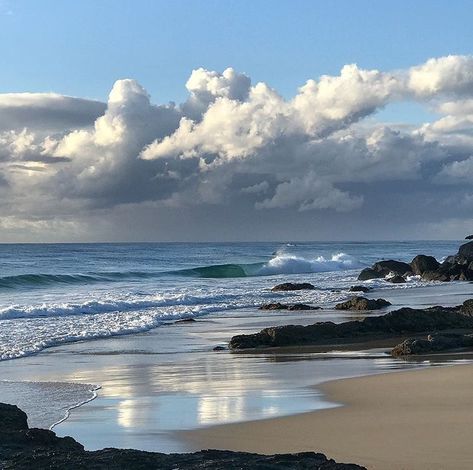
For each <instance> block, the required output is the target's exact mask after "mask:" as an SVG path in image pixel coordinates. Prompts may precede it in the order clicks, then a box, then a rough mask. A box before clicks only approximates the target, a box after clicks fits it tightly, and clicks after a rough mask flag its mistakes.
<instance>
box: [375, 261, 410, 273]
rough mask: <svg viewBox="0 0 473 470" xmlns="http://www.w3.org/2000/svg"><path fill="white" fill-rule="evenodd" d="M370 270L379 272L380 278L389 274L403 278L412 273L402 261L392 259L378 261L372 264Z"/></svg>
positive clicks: (408, 266) (408, 265)
mask: <svg viewBox="0 0 473 470" xmlns="http://www.w3.org/2000/svg"><path fill="white" fill-rule="evenodd" d="M372 269H373V270H374V271H377V272H379V273H380V274H381V276H382V277H385V276H387V275H389V274H390V273H394V274H397V275H398V276H405V275H406V274H411V273H412V268H411V265H410V264H407V263H403V262H402V261H394V260H392V259H390V260H386V261H378V262H376V263H374V264H373V266H372Z"/></svg>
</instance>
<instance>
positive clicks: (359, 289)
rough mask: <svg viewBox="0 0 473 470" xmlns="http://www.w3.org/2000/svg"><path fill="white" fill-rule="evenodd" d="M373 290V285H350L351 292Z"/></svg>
mask: <svg viewBox="0 0 473 470" xmlns="http://www.w3.org/2000/svg"><path fill="white" fill-rule="evenodd" d="M370 290H371V287H366V286H358V285H356V286H351V287H350V292H365V293H366V292H369V291H370Z"/></svg>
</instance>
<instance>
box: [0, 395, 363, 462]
mask: <svg viewBox="0 0 473 470" xmlns="http://www.w3.org/2000/svg"><path fill="white" fill-rule="evenodd" d="M0 423H1V426H0V468H1V469H2V470H31V469H35V470H46V469H48V470H62V469H84V470H85V469H94V470H148V469H160V470H176V469H180V470H191V469H192V470H199V469H202V470H203V469H206V470H227V469H230V468H235V469H236V468H238V469H241V470H252V469H274V470H289V469H301V470H302V469H308V468H311V469H314V470H315V469H318V470H362V469H364V467H361V466H359V465H355V464H341V463H336V462H335V461H334V460H332V459H328V458H327V457H325V455H323V454H319V453H315V452H301V453H298V454H277V455H259V454H249V453H246V452H230V451H225V450H202V451H200V452H195V453H192V454H162V453H157V452H144V451H140V450H133V449H113V448H109V449H102V450H97V451H93V452H89V451H86V450H84V447H83V446H82V445H81V444H79V443H78V442H76V441H75V440H74V439H72V437H57V436H56V434H55V433H54V432H52V431H48V430H46V429H29V428H28V423H27V417H26V414H25V413H24V412H23V411H21V410H20V409H19V408H17V407H16V406H14V405H7V404H4V403H0ZM365 470H366V469H365Z"/></svg>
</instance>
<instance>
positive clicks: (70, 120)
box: [0, 56, 473, 241]
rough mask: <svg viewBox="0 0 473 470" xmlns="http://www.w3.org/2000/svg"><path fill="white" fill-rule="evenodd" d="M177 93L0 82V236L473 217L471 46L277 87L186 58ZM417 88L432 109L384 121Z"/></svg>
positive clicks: (394, 223) (391, 229)
mask: <svg viewBox="0 0 473 470" xmlns="http://www.w3.org/2000/svg"><path fill="white" fill-rule="evenodd" d="M186 87H187V90H188V92H189V97H188V99H187V101H186V102H185V103H182V104H181V105H174V104H167V105H155V104H152V103H151V102H150V97H149V96H148V93H147V92H146V90H144V89H143V88H142V87H141V85H140V84H139V83H137V82H136V81H135V80H130V79H126V80H118V81H117V82H116V83H115V84H114V85H113V88H112V90H111V92H110V95H109V99H108V102H107V103H100V102H96V101H90V100H85V99H80V98H71V97H66V96H61V95H56V94H37V93H21V94H13V93H12V94H3V95H2V94H0V196H1V199H0V216H1V218H0V241H99V240H111V241H119V240H137V241H140V240H285V239H287V240H303V239H306V240H310V239H313V240H315V239H324V240H331V239H335V240H340V239H342V240H343V239H344V240H357V239H413V238H421V239H436V238H458V237H461V236H463V235H464V234H465V233H466V232H469V231H472V230H473V224H472V223H471V222H472V220H471V219H472V218H471V214H472V211H473V188H472V187H471V182H472V179H473V57H470V56H448V57H441V58H436V59H430V60H428V61H427V62H425V63H423V64H420V65H418V66H414V67H412V68H410V69H406V70H397V71H394V72H380V71H377V70H363V69H360V68H358V67H357V66H356V65H347V66H345V67H344V68H343V69H342V70H341V72H340V75H338V76H322V77H320V78H319V79H317V80H308V81H307V82H306V83H305V84H304V85H303V86H302V87H301V88H300V89H299V90H298V91H297V94H296V95H295V96H294V98H292V99H290V100H287V99H283V98H282V97H281V96H280V95H279V94H278V93H277V91H276V90H273V89H271V88H270V87H269V86H268V85H266V84H265V83H256V84H252V83H251V80H250V78H249V77H247V76H246V75H244V74H240V73H238V72H236V71H234V70H233V69H231V68H229V69H227V70H225V71H224V72H223V73H217V72H212V71H208V70H204V69H198V70H194V71H193V72H192V74H191V76H190V78H189V80H188V81H187V83H186ZM396 102H416V103H419V104H421V105H423V106H426V107H428V108H429V109H430V110H433V111H434V112H435V113H436V114H437V115H438V118H437V120H435V121H433V122H429V123H425V124H422V125H419V126H413V125H405V124H403V123H395V124H386V123H382V122H378V121H377V120H376V113H377V111H379V110H380V109H382V108H383V107H385V106H389V104H391V103H396Z"/></svg>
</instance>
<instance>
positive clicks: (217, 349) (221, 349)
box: [213, 346, 227, 351]
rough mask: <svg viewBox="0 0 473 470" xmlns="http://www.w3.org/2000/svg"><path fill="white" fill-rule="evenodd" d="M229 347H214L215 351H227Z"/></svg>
mask: <svg viewBox="0 0 473 470" xmlns="http://www.w3.org/2000/svg"><path fill="white" fill-rule="evenodd" d="M226 350H227V348H226V347H225V346H215V348H213V351H226Z"/></svg>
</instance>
